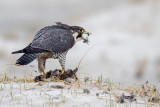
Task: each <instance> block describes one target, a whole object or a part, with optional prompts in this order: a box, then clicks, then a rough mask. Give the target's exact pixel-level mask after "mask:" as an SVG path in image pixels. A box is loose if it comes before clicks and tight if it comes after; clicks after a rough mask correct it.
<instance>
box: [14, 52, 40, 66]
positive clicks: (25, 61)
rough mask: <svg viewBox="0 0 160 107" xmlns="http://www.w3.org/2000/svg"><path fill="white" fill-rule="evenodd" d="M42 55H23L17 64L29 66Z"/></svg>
mask: <svg viewBox="0 0 160 107" xmlns="http://www.w3.org/2000/svg"><path fill="white" fill-rule="evenodd" d="M40 54H41V53H34V54H23V55H22V56H21V57H20V58H19V59H18V60H17V62H16V64H17V65H27V64H29V63H31V62H32V61H33V60H35V59H36V58H37V57H38V56H39V55H40Z"/></svg>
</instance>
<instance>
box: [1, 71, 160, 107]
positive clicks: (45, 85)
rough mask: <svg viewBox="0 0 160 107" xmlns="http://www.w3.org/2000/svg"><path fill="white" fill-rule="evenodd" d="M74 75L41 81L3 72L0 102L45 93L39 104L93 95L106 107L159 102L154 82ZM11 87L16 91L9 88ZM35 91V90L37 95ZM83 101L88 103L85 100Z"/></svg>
mask: <svg viewBox="0 0 160 107" xmlns="http://www.w3.org/2000/svg"><path fill="white" fill-rule="evenodd" d="M77 77H78V80H77V81H75V80H74V79H71V78H67V79H65V80H62V79H59V78H57V77H56V79H55V78H54V79H53V78H52V77H50V78H48V79H45V81H43V82H42V81H40V82H34V80H33V79H31V78H32V75H31V76H29V77H25V78H24V79H22V80H19V79H17V78H16V77H15V78H14V79H10V78H9V77H8V76H7V74H5V75H1V76H0V93H2V92H6V96H4V95H0V102H1V104H2V105H3V104H5V105H6V102H5V100H6V98H8V100H9V101H10V104H12V103H11V102H15V103H14V104H16V105H31V106H32V105H36V103H35V102H36V98H40V99H43V98H46V97H47V100H44V101H45V102H43V106H45V105H48V106H59V105H61V104H65V103H67V102H70V103H73V102H74V99H80V98H81V97H83V98H84V97H94V98H95V99H94V100H95V101H94V102H96V101H98V100H103V101H104V102H105V104H104V105H105V106H106V107H108V106H110V107H114V106H118V105H121V104H123V105H126V106H135V105H141V106H156V107H158V106H160V91H159V90H158V87H157V85H156V84H151V83H149V82H148V81H147V82H146V83H145V84H142V85H136V84H135V85H130V86H129V85H127V84H125V83H114V82H113V81H111V80H110V79H109V78H106V79H104V78H103V76H102V75H101V76H98V78H97V79H96V80H93V79H92V77H91V76H90V75H89V74H77ZM17 85H18V86H17ZM15 89H16V91H12V90H15ZM33 90H34V91H35V92H36V98H35V99H34V98H32V97H31V99H29V98H28V99H25V102H24V98H22V96H29V94H27V93H26V92H28V91H31V92H30V94H31V95H32V94H33V95H34V94H35V92H33V93H32V91H33ZM59 91H60V94H59V96H57V95H54V94H53V93H59ZM51 92H53V93H51ZM17 93H18V96H17ZM25 93H26V94H25ZM37 93H39V94H38V95H37ZM21 95H22V96H21ZM57 100H58V101H57ZM72 100H73V101H72ZM97 103H98V102H97ZM73 104H74V103H73ZM85 104H89V105H90V103H87V102H86V103H85ZM81 105H83V104H81Z"/></svg>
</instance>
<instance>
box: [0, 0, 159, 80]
mask: <svg viewBox="0 0 160 107" xmlns="http://www.w3.org/2000/svg"><path fill="white" fill-rule="evenodd" d="M159 10H160V0H94V1H93V0H67V1H66V0H37V1H36V0H34V1H33V0H0V74H4V73H7V74H8V75H9V76H10V77H14V76H16V77H17V78H23V77H24V76H28V75H31V73H32V75H34V76H35V75H39V72H38V71H37V61H36V60H35V61H34V62H32V63H31V64H29V65H27V66H20V67H17V66H14V65H12V64H14V63H15V62H16V60H17V59H18V58H19V57H20V56H21V55H22V54H16V55H12V54H11V52H12V51H16V50H19V49H22V48H24V47H25V46H27V45H28V44H29V43H30V42H31V41H32V38H33V36H34V35H35V34H36V32H37V31H39V30H40V29H41V28H43V27H44V26H48V25H54V24H55V22H63V23H66V24H69V25H79V26H82V27H83V28H85V29H86V30H87V31H89V32H91V33H92V35H91V36H90V37H89V40H90V43H89V45H87V44H83V42H79V43H77V44H76V45H75V46H74V47H73V48H72V49H71V50H70V51H69V52H68V55H67V62H66V63H67V66H66V68H67V69H69V68H72V69H74V68H75V67H76V66H77V65H78V63H79V61H80V59H81V58H82V57H83V55H84V54H85V52H86V51H87V50H88V49H90V48H91V47H92V49H91V50H90V51H89V52H88V54H87V55H86V56H85V58H84V60H83V61H82V63H81V66H80V69H79V71H78V73H87V74H89V75H91V76H92V77H93V78H97V76H98V75H101V74H102V75H103V77H104V78H110V79H111V80H113V81H130V82H135V81H138V82H144V81H147V80H149V81H152V82H154V81H159V80H160V11H159ZM10 64H11V65H10ZM56 68H60V65H59V63H58V60H53V59H49V60H47V64H46V71H48V70H50V69H56Z"/></svg>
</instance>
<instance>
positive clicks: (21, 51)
mask: <svg viewBox="0 0 160 107" xmlns="http://www.w3.org/2000/svg"><path fill="white" fill-rule="evenodd" d="M17 53H24V52H23V50H18V51H15V52H12V54H17Z"/></svg>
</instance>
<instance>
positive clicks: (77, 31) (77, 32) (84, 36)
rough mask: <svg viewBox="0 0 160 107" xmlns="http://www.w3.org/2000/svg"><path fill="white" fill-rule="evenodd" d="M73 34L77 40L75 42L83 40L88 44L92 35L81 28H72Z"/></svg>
mask: <svg viewBox="0 0 160 107" xmlns="http://www.w3.org/2000/svg"><path fill="white" fill-rule="evenodd" d="M71 32H72V35H73V37H74V39H75V41H76V42H77V41H80V40H83V43H88V42H89V40H88V36H89V35H90V33H89V32H86V30H85V29H84V28H82V27H80V26H71Z"/></svg>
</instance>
